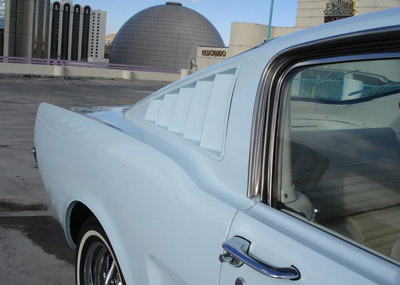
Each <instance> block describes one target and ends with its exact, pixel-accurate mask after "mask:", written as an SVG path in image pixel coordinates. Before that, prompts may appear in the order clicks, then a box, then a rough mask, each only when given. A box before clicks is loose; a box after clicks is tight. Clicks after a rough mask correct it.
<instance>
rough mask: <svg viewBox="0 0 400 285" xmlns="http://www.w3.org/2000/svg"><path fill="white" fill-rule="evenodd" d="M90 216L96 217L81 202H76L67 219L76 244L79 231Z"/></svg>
mask: <svg viewBox="0 0 400 285" xmlns="http://www.w3.org/2000/svg"><path fill="white" fill-rule="evenodd" d="M91 217H94V218H95V219H96V216H95V215H94V214H93V212H92V211H90V210H89V208H88V207H86V206H85V205H84V204H82V203H81V202H76V203H75V205H74V207H73V209H72V211H71V215H70V219H69V231H70V234H71V238H72V240H73V242H74V243H75V244H76V243H77V241H78V236H79V232H80V230H81V228H82V226H83V224H84V223H85V221H86V220H87V219H89V218H91Z"/></svg>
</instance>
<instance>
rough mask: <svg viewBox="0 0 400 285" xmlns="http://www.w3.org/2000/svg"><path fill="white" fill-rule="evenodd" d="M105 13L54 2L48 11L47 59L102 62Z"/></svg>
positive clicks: (69, 2)
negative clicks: (48, 36) (48, 51)
mask: <svg viewBox="0 0 400 285" xmlns="http://www.w3.org/2000/svg"><path fill="white" fill-rule="evenodd" d="M106 17H107V14H106V12H103V11H100V10H94V11H93V10H92V8H91V7H90V6H84V7H82V6H81V5H79V4H76V5H73V3H72V2H71V1H56V2H53V3H52V4H51V8H50V38H49V42H48V46H49V50H50V53H49V57H50V58H53V59H62V60H75V61H81V60H83V61H104V44H105V31H106Z"/></svg>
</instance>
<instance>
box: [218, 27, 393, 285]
mask: <svg viewBox="0 0 400 285" xmlns="http://www.w3.org/2000/svg"><path fill="white" fill-rule="evenodd" d="M385 33H386V32H385V31H382V30H381V31H374V32H373V33H370V34H368V35H362V34H357V35H350V36H349V35H346V37H345V38H340V39H339V38H336V39H330V40H328V41H325V42H324V41H321V42H317V43H314V44H311V45H307V47H306V48H303V47H297V48H295V49H292V50H289V51H288V52H286V55H285V53H284V54H283V55H279V56H278V57H277V58H275V59H274V60H272V63H271V64H270V65H269V67H267V69H268V68H269V69H270V72H269V73H268V74H269V75H267V77H266V78H264V79H263V82H262V83H261V86H263V89H261V90H262V91H261V94H260V95H259V96H260V97H259V102H258V103H259V104H256V106H259V110H256V112H259V114H258V115H257V116H259V117H260V118H261V117H265V118H266V119H265V121H262V120H259V121H260V122H261V123H259V125H255V126H253V127H255V128H263V130H264V131H263V132H261V136H262V139H261V140H257V139H254V138H253V141H255V142H261V143H259V144H258V145H257V144H254V145H253V146H252V151H255V149H257V148H259V149H258V152H257V153H263V156H261V157H258V158H257V157H255V158H253V160H252V161H251V162H250V163H251V164H253V165H255V166H257V165H258V167H253V169H256V170H257V169H260V173H251V175H253V176H252V177H250V179H249V181H250V182H249V183H250V186H249V189H250V191H249V193H248V196H249V197H250V198H253V199H256V200H259V202H257V203H256V205H255V206H254V207H252V208H251V209H247V210H244V211H239V212H238V214H237V215H236V216H235V219H234V221H233V224H232V226H231V228H230V231H229V235H228V237H227V240H226V241H225V242H224V244H223V248H224V251H223V254H221V256H220V260H221V262H222V267H221V277H220V284H221V285H227V284H238V285H240V284H247V285H251V284H399V283H400V223H399V221H400V206H399V205H400V172H399V171H400V109H399V106H400V75H399V74H400V54H399V53H398V51H399V50H400V49H399V46H398V43H392V42H391V41H390V37H391V36H389V34H388V35H387V36H383V35H384V34H385ZM392 36H393V35H392ZM363 42H364V43H365V44H366V45H368V48H365V47H366V46H363V48H361V46H362V43H363ZM339 43H340V45H339ZM372 43H373V44H372ZM358 44H360V45H358ZM320 45H324V51H323V52H322V49H321V46H320ZM306 53H308V54H309V55H310V54H312V55H310V56H303V57H302V56H298V57H297V58H295V59H293V55H295V54H297V55H304V54H306ZM285 56H286V58H291V61H290V62H289V63H288V62H287V61H286V63H285V64H284V65H283V64H278V65H277V64H276V63H279V62H285V60H284V59H285ZM274 64H275V66H274ZM268 76H269V77H268ZM263 100H264V101H263ZM266 106H271V108H270V109H267V107H266ZM254 133H257V132H254ZM263 158H264V159H263ZM252 181H254V182H252ZM257 189H261V191H258V190H257Z"/></svg>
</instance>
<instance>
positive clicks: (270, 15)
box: [267, 0, 275, 41]
mask: <svg viewBox="0 0 400 285" xmlns="http://www.w3.org/2000/svg"><path fill="white" fill-rule="evenodd" d="M274 1H275V0H271V6H270V7H269V23H268V32H267V41H269V40H270V38H271V24H272V14H273V11H274Z"/></svg>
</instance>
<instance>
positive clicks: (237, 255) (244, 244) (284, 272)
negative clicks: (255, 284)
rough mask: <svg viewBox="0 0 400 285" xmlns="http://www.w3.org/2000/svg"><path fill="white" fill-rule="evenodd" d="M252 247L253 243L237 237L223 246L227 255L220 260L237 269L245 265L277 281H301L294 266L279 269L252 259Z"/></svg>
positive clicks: (222, 255)
mask: <svg viewBox="0 0 400 285" xmlns="http://www.w3.org/2000/svg"><path fill="white" fill-rule="evenodd" d="M250 245H251V242H249V241H248V240H246V239H244V238H242V237H239V236H235V237H233V238H231V239H229V240H227V241H226V242H224V243H223V244H222V247H223V248H224V250H226V252H227V253H224V254H221V255H220V256H219V260H220V261H221V262H229V263H230V264H232V265H234V266H237V267H239V266H241V265H242V264H243V263H244V264H246V265H248V266H250V267H251V268H253V269H254V270H256V271H258V272H260V273H261V274H264V275H266V276H269V277H271V278H275V279H289V280H298V279H300V272H299V271H298V270H297V268H295V267H294V266H290V267H284V268H279V267H275V266H272V265H270V264H267V263H265V262H261V261H258V260H257V259H255V258H254V257H251V256H250V255H249V249H250Z"/></svg>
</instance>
